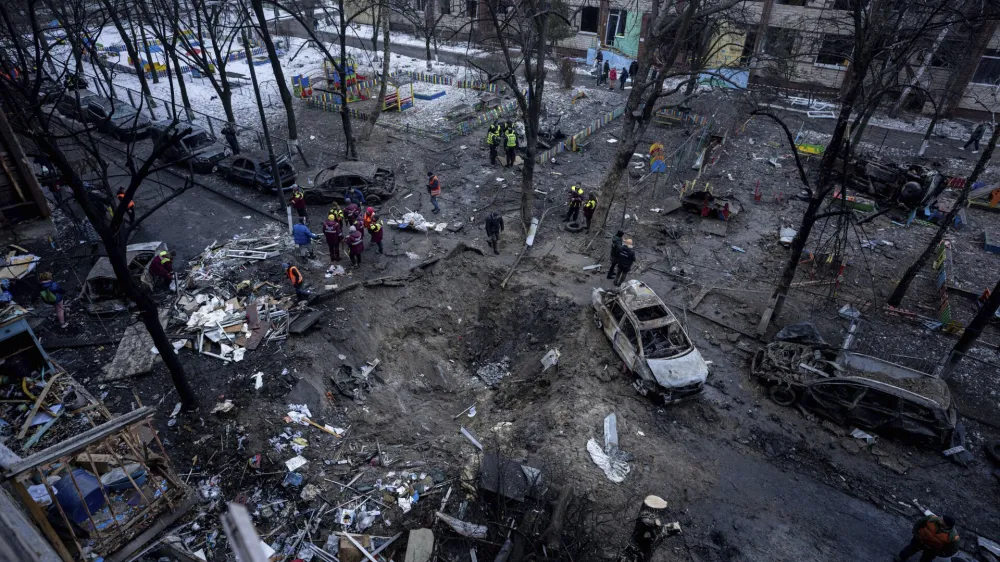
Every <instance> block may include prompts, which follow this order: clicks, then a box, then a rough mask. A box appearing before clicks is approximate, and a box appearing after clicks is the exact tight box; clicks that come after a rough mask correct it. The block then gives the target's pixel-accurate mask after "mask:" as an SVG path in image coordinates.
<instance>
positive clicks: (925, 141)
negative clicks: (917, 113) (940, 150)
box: [917, 105, 941, 156]
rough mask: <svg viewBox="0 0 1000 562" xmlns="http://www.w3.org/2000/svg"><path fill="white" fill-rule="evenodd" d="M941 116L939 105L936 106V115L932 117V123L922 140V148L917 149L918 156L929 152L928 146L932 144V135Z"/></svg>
mask: <svg viewBox="0 0 1000 562" xmlns="http://www.w3.org/2000/svg"><path fill="white" fill-rule="evenodd" d="M940 118H941V112H940V111H939V110H938V107H937V106H936V105H935V106H934V116H933V117H931V123H930V125H928V126H927V132H925V133H924V138H923V140H921V141H920V149H919V150H918V151H917V156H923V155H924V153H925V152H927V147H928V146H930V144H931V135H933V134H934V127H936V126H937V122H938V119H940Z"/></svg>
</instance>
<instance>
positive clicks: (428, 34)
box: [424, 0, 450, 72]
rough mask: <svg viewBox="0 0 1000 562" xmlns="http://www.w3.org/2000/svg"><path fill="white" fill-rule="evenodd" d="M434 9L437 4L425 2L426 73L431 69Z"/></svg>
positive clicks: (429, 1) (429, 0) (431, 1)
mask: <svg viewBox="0 0 1000 562" xmlns="http://www.w3.org/2000/svg"><path fill="white" fill-rule="evenodd" d="M445 1H450V0H445ZM436 7H437V3H436V2H434V0H426V1H425V3H424V48H425V49H426V50H427V72H430V71H431V69H432V68H433V66H432V65H431V41H432V40H433V38H434V28H435V19H434V10H435V8H436Z"/></svg>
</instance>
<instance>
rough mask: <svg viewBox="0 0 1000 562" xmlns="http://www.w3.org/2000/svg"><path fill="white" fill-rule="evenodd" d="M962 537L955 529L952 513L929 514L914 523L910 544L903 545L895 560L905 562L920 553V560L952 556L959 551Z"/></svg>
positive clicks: (928, 561) (927, 561) (925, 560)
mask: <svg viewBox="0 0 1000 562" xmlns="http://www.w3.org/2000/svg"><path fill="white" fill-rule="evenodd" d="M960 545H961V539H960V538H959V536H958V531H956V530H955V518H954V517H952V516H951V515H943V516H941V517H938V516H936V515H928V516H926V517H921V518H920V519H918V520H917V522H916V523H914V524H913V537H912V538H911V539H910V544H908V545H906V546H905V547H903V550H901V551H900V552H899V555H897V556H895V557H893V562H905V561H906V560H909V559H910V558H912V557H913V555H914V554H917V553H918V552H919V553H920V562H931V561H932V560H934V559H935V558H950V557H952V556H954V555H955V554H956V553H958V548H959V546H960Z"/></svg>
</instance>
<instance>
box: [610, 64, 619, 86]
mask: <svg viewBox="0 0 1000 562" xmlns="http://www.w3.org/2000/svg"><path fill="white" fill-rule="evenodd" d="M608 79H609V80H610V82H609V83H608V89H609V90H611V91H614V89H615V80H618V70H617V69H615V68H612V69H611V74H610V75H609V76H608Z"/></svg>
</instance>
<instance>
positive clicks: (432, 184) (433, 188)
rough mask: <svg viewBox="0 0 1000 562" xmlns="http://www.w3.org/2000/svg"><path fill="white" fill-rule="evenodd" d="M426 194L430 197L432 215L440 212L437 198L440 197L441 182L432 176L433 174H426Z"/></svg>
mask: <svg viewBox="0 0 1000 562" xmlns="http://www.w3.org/2000/svg"><path fill="white" fill-rule="evenodd" d="M427 193H429V194H430V195H431V204H432V205H434V210H433V211H432V212H433V213H435V214H437V213H440V212H441V207H439V206H438V197H440V196H441V180H439V179H438V177H437V176H435V175H434V172H427Z"/></svg>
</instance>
